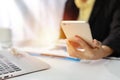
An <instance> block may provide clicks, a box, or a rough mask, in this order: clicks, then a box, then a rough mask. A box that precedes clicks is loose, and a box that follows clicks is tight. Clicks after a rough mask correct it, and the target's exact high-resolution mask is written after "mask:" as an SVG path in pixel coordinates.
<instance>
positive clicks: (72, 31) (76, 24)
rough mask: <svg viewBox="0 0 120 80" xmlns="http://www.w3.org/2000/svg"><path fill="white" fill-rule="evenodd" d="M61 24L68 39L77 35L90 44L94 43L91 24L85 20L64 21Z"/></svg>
mask: <svg viewBox="0 0 120 80" xmlns="http://www.w3.org/2000/svg"><path fill="white" fill-rule="evenodd" d="M61 26H62V29H63V32H64V33H65V35H66V37H67V38H68V39H72V38H73V37H74V36H75V35H78V36H80V37H81V38H82V39H83V40H85V41H86V42H87V43H88V44H90V45H92V40H93V39H92V34H91V30H90V26H89V24H88V23H87V22H85V21H62V22H61Z"/></svg>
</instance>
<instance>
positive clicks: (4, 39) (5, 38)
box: [0, 27, 12, 48]
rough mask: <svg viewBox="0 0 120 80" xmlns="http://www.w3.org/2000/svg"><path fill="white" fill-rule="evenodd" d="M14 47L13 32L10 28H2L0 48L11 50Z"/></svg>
mask: <svg viewBox="0 0 120 80" xmlns="http://www.w3.org/2000/svg"><path fill="white" fill-rule="evenodd" d="M11 46H12V32H11V29H9V28H3V27H2V28H1V27H0V47H1V48H9V47H11Z"/></svg>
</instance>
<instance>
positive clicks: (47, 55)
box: [29, 53, 80, 61]
mask: <svg viewBox="0 0 120 80" xmlns="http://www.w3.org/2000/svg"><path fill="white" fill-rule="evenodd" d="M29 54H30V55H32V56H44V57H52V58H58V59H63V60H70V61H80V59H79V58H73V57H67V56H61V55H55V54H48V53H41V54H36V53H29Z"/></svg>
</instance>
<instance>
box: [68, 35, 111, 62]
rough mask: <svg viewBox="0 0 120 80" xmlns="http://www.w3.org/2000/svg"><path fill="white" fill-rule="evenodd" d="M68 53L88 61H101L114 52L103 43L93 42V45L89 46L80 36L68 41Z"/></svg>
mask: <svg viewBox="0 0 120 80" xmlns="http://www.w3.org/2000/svg"><path fill="white" fill-rule="evenodd" d="M66 42H67V51H68V53H69V55H70V56H72V57H77V58H81V59H87V60H96V59H101V58H103V57H106V56H108V55H110V54H111V53H112V52H113V50H112V49H111V48H109V47H108V46H105V45H102V44H101V42H99V41H97V40H95V39H94V40H93V45H92V46H91V45H89V44H88V43H87V42H86V41H84V40H83V39H82V38H80V37H79V36H75V37H74V39H72V40H69V39H68V40H67V41H66Z"/></svg>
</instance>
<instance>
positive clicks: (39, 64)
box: [0, 50, 50, 80]
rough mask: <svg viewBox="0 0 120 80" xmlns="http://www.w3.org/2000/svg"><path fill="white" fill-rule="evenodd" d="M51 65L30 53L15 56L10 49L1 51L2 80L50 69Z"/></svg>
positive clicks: (0, 67) (0, 72)
mask: <svg viewBox="0 0 120 80" xmlns="http://www.w3.org/2000/svg"><path fill="white" fill-rule="evenodd" d="M49 67H50V66H49V65H48V64H47V63H45V62H43V61H41V60H40V59H37V58H35V57H33V56H30V55H28V54H22V55H21V56H15V55H13V54H11V53H10V51H7V50H4V51H0V80H2V79H8V78H13V77H17V76H20V75H24V74H28V73H32V72H36V71H41V70H46V69H49Z"/></svg>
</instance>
